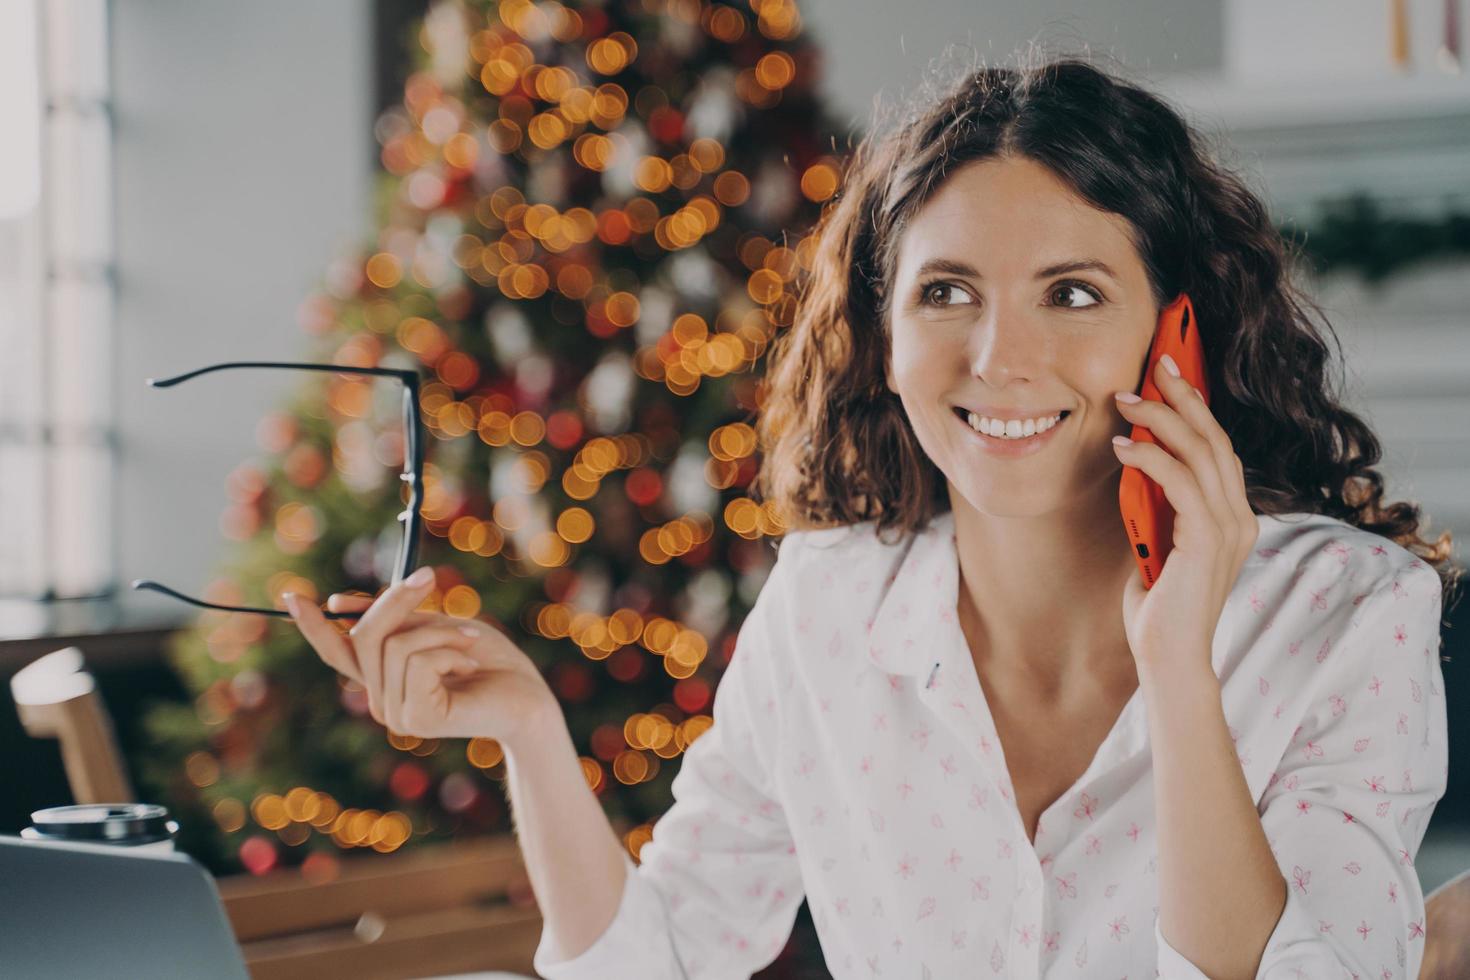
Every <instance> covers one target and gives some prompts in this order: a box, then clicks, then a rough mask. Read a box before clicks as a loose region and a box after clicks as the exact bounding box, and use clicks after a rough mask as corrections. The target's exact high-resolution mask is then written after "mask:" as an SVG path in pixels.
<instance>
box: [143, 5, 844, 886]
mask: <svg viewBox="0 0 1470 980" xmlns="http://www.w3.org/2000/svg"><path fill="white" fill-rule="evenodd" d="M749 6H750V10H749V11H747V10H744V9H741V8H738V7H735V6H727V5H724V4H718V3H715V4H709V3H701V2H698V0H614V2H608V3H606V4H586V5H575V4H572V5H563V4H560V3H556V2H547V3H530V2H511V0H504V2H500V3H495V2H485V0H480V2H475V0H461V2H443V3H437V4H435V5H434V6H432V7H431V8H429V10H428V13H427V15H426V16H425V18H424V20H423V22H422V23H421V25H419V26H418V29H417V31H416V37H415V41H416V45H415V55H414V65H413V72H412V74H411V75H410V77H409V78H408V81H407V84H406V86H405V91H404V95H403V101H402V104H401V105H398V106H395V107H393V108H392V109H390V110H389V111H387V112H385V113H384V114H383V115H382V116H381V118H380V119H379V120H378V122H377V136H378V139H379V142H380V143H381V146H382V153H381V162H382V173H381V176H380V185H379V204H378V215H377V227H378V228H379V229H380V230H379V231H378V233H377V236H376V240H375V241H373V242H372V243H371V245H370V246H369V247H366V248H365V249H364V250H363V253H362V254H360V255H356V256H352V257H350V258H349V257H344V258H343V259H341V260H340V261H339V262H338V263H337V264H336V265H335V266H334V267H333V268H332V269H331V270H330V272H329V274H328V275H327V276H326V278H325V282H324V286H323V289H322V290H321V292H320V293H319V294H317V295H314V296H312V297H310V298H309V299H308V301H307V302H306V303H304V304H303V307H302V317H301V319H302V326H303V327H304V329H305V330H306V331H307V332H308V333H309V334H310V335H311V337H312V338H313V340H312V346H313V347H314V351H312V352H311V353H308V354H307V355H306V356H305V357H304V358H303V359H307V360H313V361H317V362H321V363H337V364H343V365H382V366H391V367H414V368H417V369H419V370H420V371H421V372H422V373H423V374H424V382H423V386H422V391H421V397H420V404H421V407H422V413H423V418H424V425H425V428H426V430H427V432H426V438H427V443H428V445H427V449H426V457H427V458H426V465H425V484H426V498H425V502H424V506H423V508H422V513H423V517H424V522H425V527H426V529H427V533H426V534H425V536H424V541H423V544H422V551H421V556H420V563H421V564H425V565H431V566H433V567H434V568H435V570H436V572H437V574H438V583H437V588H436V590H435V592H434V594H433V595H432V597H431V600H430V602H429V603H427V604H426V606H425V608H428V606H429V605H432V607H433V608H434V609H435V610H440V611H443V612H445V613H447V614H449V615H452V616H459V617H477V616H479V617H485V618H491V619H494V620H497V621H499V622H501V623H503V624H504V625H505V627H506V629H507V630H508V631H509V633H510V634H511V636H512V637H513V638H514V639H516V641H517V642H518V643H520V645H521V646H522V648H523V649H524V650H526V652H527V653H528V654H529V655H530V656H531V657H532V658H533V659H534V660H535V661H536V662H537V663H538V664H539V665H541V666H542V669H543V670H544V671H545V673H546V675H547V677H548V680H549V681H550V683H551V685H552V687H553V689H554V690H555V692H556V693H557V695H558V697H559V698H560V700H561V702H562V705H563V707H564V709H565V711H566V715H567V720H568V724H569V725H570V728H571V731H572V735H573V738H574V740H575V741H576V743H577V744H578V745H579V747H582V748H583V750H584V756H583V764H584V766H585V768H586V772H587V776H588V780H589V782H590V783H591V784H592V785H593V786H594V788H595V790H596V792H597V793H598V794H599V795H600V796H601V797H602V798H603V801H604V805H605V806H606V808H607V810H608V811H609V814H610V815H611V816H613V817H614V819H615V821H616V822H617V823H619V825H621V826H623V827H627V828H631V829H629V830H628V832H627V833H626V835H625V841H626V843H627V846H628V847H629V848H630V851H631V852H632V853H634V854H635V855H636V854H637V852H638V849H639V848H640V847H641V846H642V843H643V842H644V841H646V840H647V839H648V837H649V836H650V827H651V821H652V820H653V819H654V818H656V817H657V816H658V815H659V814H661V813H662V812H664V811H665V810H666V809H667V808H668V806H669V804H670V803H671V801H672V797H671V795H670V793H669V782H670V780H671V779H672V777H673V775H674V773H675V772H676V770H677V767H678V757H679V755H680V753H681V752H682V751H683V750H684V749H685V748H686V747H687V746H688V744H689V743H690V741H691V740H692V739H693V738H695V737H697V736H698V735H699V733H700V732H702V731H703V730H704V729H705V728H706V727H708V725H709V723H710V716H709V709H710V704H711V700H712V691H713V688H714V687H715V685H716V683H717V680H718V677H719V675H720V673H721V671H722V670H723V668H724V666H725V664H726V663H727V662H728V658H729V655H730V652H731V651H732V649H733V646H734V641H735V636H736V633H737V631H738V629H739V625H740V622H741V620H742V619H743V618H744V615H745V613H746V612H747V611H748V609H749V608H750V606H751V605H752V604H753V603H754V601H755V597H756V595H757V593H758V592H759V589H760V587H761V584H762V583H763V581H764V579H765V576H766V573H767V572H768V570H769V568H770V564H771V562H772V560H773V557H774V555H773V551H772V549H771V548H770V546H769V540H768V539H769V538H771V537H773V536H778V535H779V534H780V533H781V532H782V530H783V528H782V526H781V524H780V522H779V520H778V519H776V516H775V515H774V514H772V513H771V512H770V510H769V509H768V508H765V507H762V506H760V505H757V504H756V503H754V502H753V501H752V500H751V499H750V498H749V497H748V495H747V493H746V489H745V488H746V487H747V485H748V483H749V482H750V480H751V479H752V477H753V475H754V472H755V465H756V456H755V450H756V445H755V439H754V435H753V431H752V429H751V426H750V424H749V423H750V422H751V421H753V416H754V412H755V410H756V408H757V406H758V404H759V400H760V390H761V389H760V385H759V380H760V379H759V372H758V371H757V368H758V366H759V364H760V361H761V359H762V357H763V355H764V353H765V351H766V349H767V346H768V344H769V343H770V341H771V340H772V338H773V336H774V335H775V333H776V331H777V330H779V329H781V328H783V327H784V326H787V325H789V324H790V322H791V315H792V307H793V305H794V302H795V299H794V295H793V293H794V290H795V289H796V284H797V283H798V282H799V276H800V274H801V273H802V271H803V269H804V268H805V263H806V261H807V258H808V255H809V249H810V247H811V244H812V242H811V241H810V239H803V238H800V237H799V236H800V235H801V234H805V233H807V232H809V231H810V230H811V227H812V226H813V224H814V223H815V221H816V218H817V217H818V215H819V213H820V209H821V207H822V203H823V202H824V201H826V200H828V199H830V198H831V197H832V195H833V194H834V192H835V191H836V189H837V186H838V182H839V179H840V174H841V169H842V166H843V157H844V154H845V153H846V151H847V149H849V148H850V147H851V145H852V140H851V134H849V133H847V132H846V131H839V129H838V127H836V126H834V125H833V124H832V123H831V121H830V120H829V117H828V115H827V114H826V112H825V111H824V110H823V108H822V107H821V106H820V105H819V104H818V97H817V93H816V91H815V81H816V78H817V74H818V70H819V62H818V52H817V50H816V49H815V48H814V47H813V46H812V45H811V44H810V43H809V42H808V41H807V40H806V39H805V38H804V36H803V34H802V21H801V18H800V14H799V12H798V11H797V9H796V7H795V5H794V4H793V3H792V2H791V0H750V4H749ZM299 353H300V352H297V351H283V352H278V354H279V359H281V360H291V359H296V357H297V355H298V354H299ZM262 356H275V355H269V352H262ZM301 386H302V387H301V389H300V391H299V394H298V395H297V397H296V398H295V399H294V403H293V404H291V405H289V406H287V407H286V408H284V409H283V410H282V411H280V412H278V413H276V414H274V415H272V416H270V417H268V418H266V419H264V420H263V421H262V423H261V426H260V429H259V431H258V439H259V443H260V447H261V449H262V452H263V455H262V457H260V458H259V459H255V460H249V461H246V462H244V463H242V465H241V466H240V467H239V468H238V469H237V470H236V472H235V473H234V474H233V475H232V477H231V479H230V484H229V493H230V498H231V503H230V505H229V507H228V508H227V510H226V512H225V514H224V516H223V519H222V522H221V526H222V528H223V529H224V533H225V534H226V535H227V536H228V537H230V538H231V539H233V540H235V541H237V542H238V543H239V544H238V546H237V547H235V548H234V552H235V554H234V556H233V559H232V560H231V561H230V562H229V564H228V566H227V569H226V571H225V573H224V574H223V575H222V576H221V577H220V578H219V579H218V580H216V581H215V582H214V583H212V584H211V586H210V587H209V590H208V591H207V592H206V596H207V597H208V598H210V599H211V600H213V601H220V602H232V603H242V602H243V603H250V604H268V605H275V606H276V607H280V594H281V592H283V591H286V590H288V589H289V590H292V591H295V592H297V593H300V594H304V595H308V596H312V597H314V598H316V599H317V600H318V601H320V602H325V599H326V596H327V594H329V593H330V592H335V591H346V590H360V591H362V592H364V593H367V594H373V593H376V592H378V591H379V590H380V589H381V588H382V587H383V586H384V585H385V584H386V583H387V582H388V581H389V580H390V579H391V576H392V569H391V564H392V561H393V558H394V554H395V549H396V540H397V536H398V534H399V525H398V524H397V523H396V522H395V521H394V520H393V514H395V513H396V512H397V511H398V510H399V509H401V507H402V506H403V501H404V500H406V493H405V489H406V488H404V487H403V486H402V484H401V483H400V481H399V480H398V479H397V478H396V471H397V469H398V467H399V466H401V460H402V454H403V444H402V438H401V433H400V431H399V426H400V425H401V422H400V420H399V415H400V406H399V399H400V398H401V395H400V393H399V392H400V390H401V389H399V387H398V386H397V385H396V384H394V383H392V382H391V381H374V380H371V379H367V380H365V379H363V378H362V377H354V376H351V375H342V374H332V373H321V372H303V373H302V380H301ZM170 656H171V659H172V660H173V662H174V664H175V666H176V668H177V669H178V670H179V671H180V672H181V674H182V675H183V677H184V679H185V681H186V683H187V684H188V685H189V687H190V690H191V691H192V692H193V693H195V694H196V695H197V697H196V698H195V700H194V702H193V703H192V704H186V705H176V704H175V705H167V704H165V705H157V706H155V707H154V708H153V710H152V711H151V712H150V714H149V718H148V728H149V732H150V734H151V737H152V739H153V740H154V750H153V751H152V752H150V753H149V756H148V758H146V759H144V760H141V763H140V764H139V765H138V766H137V770H138V772H139V775H140V777H141V780H142V782H143V783H144V784H145V785H146V786H148V787H149V788H150V789H151V790H153V791H154V796H153V797H152V798H156V799H160V800H163V801H165V802H167V803H168V804H169V805H170V807H171V808H172V809H173V810H174V811H175V812H176V814H177V815H179V817H180V819H181V821H182V822H183V824H184V828H185V831H184V834H183V836H182V838H181V840H180V846H181V847H182V848H183V849H184V850H187V851H188V852H189V853H191V854H193V855H195V856H196V857H197V858H199V859H200V860H201V861H203V862H205V863H206V864H207V865H208V866H209V867H210V868H211V869H212V870H214V871H215V872H216V873H221V874H223V873H229V872H232V871H238V870H239V869H240V868H242V867H243V868H245V869H248V870H250V871H252V872H256V873H262V872H264V871H266V870H268V869H270V868H272V867H283V866H286V867H288V866H295V865H298V864H300V865H303V873H307V874H310V875H313V876H320V877H322V878H330V877H331V876H332V875H333V874H334V873H335V871H336V868H337V855H339V854H341V853H342V852H343V851H344V850H348V849H371V850H374V851H378V852H389V851H393V850H395V849H398V848H400V847H411V846H414V845H416V844H418V843H420V842H423V841H428V840H435V839H444V838H448V837H451V836H455V835H475V834H489V833H495V834H504V833H510V832H511V827H510V822H509V816H508V813H507V810H506V806H505V799H504V794H503V790H502V787H501V786H500V785H498V781H499V780H500V779H502V778H503V776H504V763H503V757H502V753H501V751H500V748H499V746H498V745H497V744H495V743H494V742H493V741H490V740H485V739H475V740H472V741H470V742H468V743H463V742H461V743H456V744H449V743H446V744H439V743H438V742H436V741H433V740H428V741H421V740H420V739H417V738H413V737H407V736H401V735H398V734H396V733H392V732H386V731H385V730H384V729H383V728H382V727H381V726H379V725H378V724H377V723H375V722H374V721H373V720H372V719H371V717H370V716H369V715H368V713H367V702H366V696H365V695H364V693H363V692H362V690H361V689H360V688H357V686H356V685H354V684H351V683H349V682H347V681H345V680H344V679H341V678H339V677H338V676H337V675H336V674H335V673H334V672H332V671H331V670H329V669H327V668H325V667H324V665H323V664H322V663H321V662H320V660H319V659H318V658H317V657H316V655H315V654H314V653H313V652H312V651H311V649H310V648H309V647H308V646H307V645H306V644H305V642H304V641H303V640H302V639H301V637H300V634H299V632H298V631H297V630H296V628H295V626H294V625H293V624H291V623H290V621H289V620H272V619H270V618H268V617H262V616H249V615H236V614H228V613H219V612H206V613H204V614H203V615H202V616H200V617H199V619H198V621H197V624H196V625H195V626H194V628H192V629H190V630H188V631H185V632H184V633H181V634H180V636H179V639H178V642H177V643H176V645H175V646H174V647H173V649H172V650H171V651H170ZM492 781H496V782H497V785H491V783H492Z"/></svg>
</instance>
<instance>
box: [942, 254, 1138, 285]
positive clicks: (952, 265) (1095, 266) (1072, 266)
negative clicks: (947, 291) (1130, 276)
mask: <svg viewBox="0 0 1470 980" xmlns="http://www.w3.org/2000/svg"><path fill="white" fill-rule="evenodd" d="M1084 270H1093V271H1096V272H1101V273H1102V274H1103V275H1105V276H1107V277H1108V278H1110V279H1112V280H1113V281H1114V282H1119V281H1121V280H1119V279H1118V274H1117V273H1116V272H1114V271H1113V270H1112V268H1111V267H1110V266H1109V265H1108V264H1107V263H1106V262H1103V261H1102V260H1101V259H1071V260H1069V261H1067V262H1059V263H1057V264H1056V265H1049V266H1047V267H1046V268H1045V269H1041V270H1038V271H1037V273H1036V278H1037V279H1049V278H1051V277H1052V276H1059V275H1062V274H1063V273H1065V272H1082V271H1084ZM931 272H943V273H947V274H949V275H952V276H969V277H970V278H972V279H984V278H985V277H984V276H982V275H981V274H980V272H979V270H977V269H976V268H975V267H974V266H972V265H970V264H969V263H967V262H960V261H957V260H955V259H946V258H932V259H926V260H924V264H923V265H921V266H919V271H918V272H916V273H914V275H915V277H918V276H923V275H927V274H929V273H931Z"/></svg>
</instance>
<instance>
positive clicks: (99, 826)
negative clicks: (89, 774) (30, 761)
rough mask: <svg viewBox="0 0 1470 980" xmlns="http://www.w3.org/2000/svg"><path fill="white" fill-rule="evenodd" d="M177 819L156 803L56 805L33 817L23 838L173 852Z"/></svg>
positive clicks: (21, 833) (177, 829)
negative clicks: (171, 817)
mask: <svg viewBox="0 0 1470 980" xmlns="http://www.w3.org/2000/svg"><path fill="white" fill-rule="evenodd" d="M178 832H179V824H178V821H177V820H170V819H169V816H168V810H167V809H165V808H164V807H161V806H158V805H156V804H153V803H84V804H80V805H77V806H53V807H47V808H46V809H44V810H37V811H35V812H34V813H32V814H31V826H29V827H26V828H24V829H22V830H21V832H20V836H21V837H23V838H25V839H26V840H34V841H65V842H69V843H83V844H115V845H118V846H120V847H126V848H129V849H130V850H136V851H143V852H150V851H157V852H160V853H165V852H166V853H172V852H173V849H174V837H175V836H176V835H177V834H178Z"/></svg>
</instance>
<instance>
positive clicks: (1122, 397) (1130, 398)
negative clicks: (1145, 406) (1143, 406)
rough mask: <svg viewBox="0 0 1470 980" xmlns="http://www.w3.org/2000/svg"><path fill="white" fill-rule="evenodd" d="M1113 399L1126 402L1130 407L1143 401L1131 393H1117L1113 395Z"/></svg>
mask: <svg viewBox="0 0 1470 980" xmlns="http://www.w3.org/2000/svg"><path fill="white" fill-rule="evenodd" d="M1113 397H1114V398H1116V399H1118V401H1120V402H1127V403H1128V404H1130V405H1133V404H1135V403H1137V402H1141V401H1143V399H1142V398H1139V397H1138V396H1137V395H1135V394H1134V393H1133V392H1131V391H1117V392H1114V393H1113Z"/></svg>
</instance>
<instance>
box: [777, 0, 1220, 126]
mask: <svg viewBox="0 0 1470 980" xmlns="http://www.w3.org/2000/svg"><path fill="white" fill-rule="evenodd" d="M800 7H801V11H802V17H803V19H804V20H805V22H806V24H807V27H808V30H809V31H810V32H811V34H812V36H813V37H814V38H816V39H817V41H818V43H820V44H821V46H822V47H823V49H824V56H823V64H824V66H825V71H824V77H823V81H822V91H823V92H824V94H825V95H826V96H827V97H828V98H829V99H830V100H831V102H832V103H833V105H835V106H836V107H838V109H839V114H840V115H841V117H842V118H843V120H844V121H850V122H852V123H854V124H856V125H858V126H859V127H866V125H867V123H868V121H869V119H870V118H871V117H872V110H873V100H874V97H875V96H876V95H878V94H879V93H881V94H882V101H883V104H884V105H885V106H887V105H889V104H891V103H893V102H895V101H901V100H902V99H903V98H904V97H905V96H907V95H909V94H911V93H912V92H913V90H914V88H915V87H916V86H917V85H918V84H919V83H920V82H921V81H922V79H923V77H924V75H925V72H926V70H927V69H928V68H929V67H930V63H931V62H937V61H938V59H940V57H941V55H942V54H943V53H944V50H945V48H946V46H948V45H951V44H953V45H955V46H956V50H957V55H958V57H957V59H956V60H960V61H967V60H969V59H971V58H977V59H979V60H980V61H982V62H985V63H1006V62H1009V61H1011V60H1012V55H1013V53H1014V52H1017V51H1024V50H1026V49H1027V47H1028V45H1030V44H1031V43H1032V42H1035V43H1036V44H1038V45H1039V46H1041V47H1042V48H1043V49H1044V50H1046V51H1048V52H1051V53H1059V54H1060V53H1073V52H1078V51H1084V50H1090V51H1091V52H1093V53H1094V54H1097V55H1102V56H1107V57H1112V58H1116V59H1117V60H1118V61H1121V62H1122V63H1123V64H1125V65H1128V66H1130V67H1135V68H1137V69H1139V70H1141V71H1144V72H1147V73H1150V74H1153V73H1159V74H1167V73H1175V72H1185V73H1189V74H1193V75H1199V76H1204V77H1213V76H1214V75H1216V74H1217V73H1218V72H1219V71H1220V69H1221V67H1222V65H1223V59H1224V47H1223V45H1224V36H1225V32H1224V19H1223V18H1224V11H1223V6H1222V3H1221V0H1089V2H1087V3H1077V2H1076V0H1025V2H1021V0H1011V2H1007V3H995V2H986V3H967V2H965V0H922V2H912V0H911V2H906V3H888V2H881V0H802V2H801V4H800ZM945 67H946V68H947V67H948V63H946V65H945ZM946 77H947V76H946Z"/></svg>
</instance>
